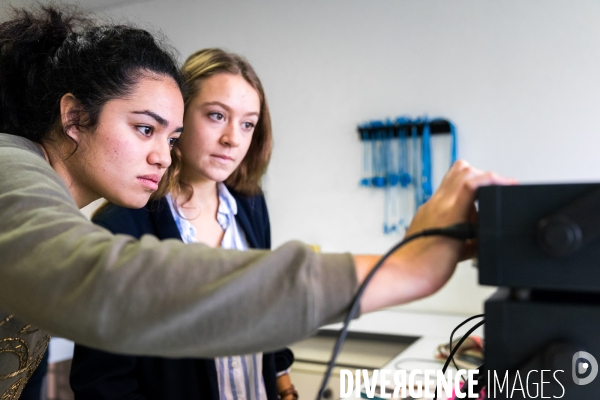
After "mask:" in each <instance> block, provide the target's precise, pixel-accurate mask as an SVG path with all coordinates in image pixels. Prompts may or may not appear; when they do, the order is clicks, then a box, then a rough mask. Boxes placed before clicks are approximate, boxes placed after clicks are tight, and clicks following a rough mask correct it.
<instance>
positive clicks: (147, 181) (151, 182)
mask: <svg viewBox="0 0 600 400" xmlns="http://www.w3.org/2000/svg"><path fill="white" fill-rule="evenodd" d="M137 178H138V179H139V181H140V182H141V183H142V185H144V186H145V187H147V188H148V189H151V190H157V189H158V182H160V176H159V175H157V174H150V175H144V176H138V177H137Z"/></svg>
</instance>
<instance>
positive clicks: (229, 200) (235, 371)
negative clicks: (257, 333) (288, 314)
mask: <svg viewBox="0 0 600 400" xmlns="http://www.w3.org/2000/svg"><path fill="white" fill-rule="evenodd" d="M217 190H218V193H219V209H218V210H217V221H218V222H219V225H221V228H222V229H223V231H224V232H225V234H224V235H223V240H222V241H221V247H223V248H224V249H236V250H247V249H248V242H247V240H246V237H245V235H244V232H243V231H242V230H241V229H240V228H239V226H238V224H237V223H236V220H235V215H236V214H237V202H236V201H235V198H234V197H233V196H232V195H231V193H229V190H228V189H227V187H225V185H224V184H222V183H217ZM167 201H168V203H169V206H170V207H171V213H172V214H173V218H174V219H175V224H176V225H177V228H178V229H179V233H180V234H181V238H182V240H183V242H184V243H197V242H198V240H197V239H196V228H194V226H193V225H192V224H191V223H190V221H188V220H187V219H185V218H182V217H181V216H183V215H184V213H183V211H182V210H181V208H178V209H177V210H176V209H175V207H176V206H175V204H174V202H173V199H172V197H171V195H170V194H168V195H167ZM215 366H216V368H217V378H218V380H219V399H220V400H266V398H267V395H266V391H265V384H264V381H263V376H262V353H255V354H246V355H240V356H230V357H218V358H215Z"/></svg>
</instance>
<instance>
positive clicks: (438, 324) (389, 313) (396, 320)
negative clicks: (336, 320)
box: [322, 309, 483, 339]
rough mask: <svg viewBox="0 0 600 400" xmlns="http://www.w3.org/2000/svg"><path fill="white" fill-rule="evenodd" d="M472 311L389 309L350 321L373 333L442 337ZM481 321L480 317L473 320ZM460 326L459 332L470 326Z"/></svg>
mask: <svg viewBox="0 0 600 400" xmlns="http://www.w3.org/2000/svg"><path fill="white" fill-rule="evenodd" d="M468 317H470V315H466V314H465V315H461V314H441V313H433V312H423V311H405V310H399V309H387V310H383V311H377V312H373V313H370V314H365V315H363V316H361V317H360V318H358V319H356V320H354V321H352V322H351V323H350V328H349V331H350V332H360V333H373V334H384V335H396V336H414V337H441V338H445V339H448V338H449V337H450V333H452V330H453V329H454V328H455V327H456V326H457V325H459V324H460V323H461V322H462V321H464V320H465V319H467V318H468ZM473 322H477V321H473ZM468 326H472V325H471V323H469V324H467V328H466V329H462V328H461V329H460V330H459V331H458V332H457V334H459V335H460V334H463V333H465V332H466V331H467V330H468ZM341 327H342V324H341V323H340V324H333V325H327V326H325V327H323V328H322V329H323V330H330V331H337V330H339V329H340V328H341ZM474 334H476V335H480V336H482V335H483V329H482V328H479V329H477V330H476V331H475V332H474Z"/></svg>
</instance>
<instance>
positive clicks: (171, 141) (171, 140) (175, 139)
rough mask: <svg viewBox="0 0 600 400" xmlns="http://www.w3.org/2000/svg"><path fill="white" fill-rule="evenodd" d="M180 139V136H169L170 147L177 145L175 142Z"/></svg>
mask: <svg viewBox="0 0 600 400" xmlns="http://www.w3.org/2000/svg"><path fill="white" fill-rule="evenodd" d="M178 140H179V138H169V147H171V148H173V146H175V143H177V141H178Z"/></svg>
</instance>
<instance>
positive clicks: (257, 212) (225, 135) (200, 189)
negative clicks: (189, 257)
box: [71, 49, 297, 400]
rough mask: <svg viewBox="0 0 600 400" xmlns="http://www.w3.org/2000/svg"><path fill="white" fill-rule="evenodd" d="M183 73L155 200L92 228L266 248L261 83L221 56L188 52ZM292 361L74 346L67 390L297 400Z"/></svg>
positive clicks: (266, 154)
mask: <svg viewBox="0 0 600 400" xmlns="http://www.w3.org/2000/svg"><path fill="white" fill-rule="evenodd" d="M182 73H183V76H184V77H185V79H186V81H187V85H188V93H187V95H186V96H185V97H184V104H185V113H184V131H185V134H184V135H182V136H181V138H180V139H179V142H178V143H177V144H176V145H175V146H174V148H173V151H172V160H173V161H172V166H171V168H170V169H169V170H168V172H167V173H166V174H165V177H164V178H163V180H162V181H161V185H160V188H159V190H158V191H157V192H156V193H155V194H154V195H153V198H154V200H153V201H151V202H150V203H149V204H148V205H147V206H146V207H145V209H143V210H131V209H127V208H123V207H120V206H116V205H113V204H110V205H107V206H106V207H104V208H102V209H101V210H100V211H99V212H98V213H97V214H96V215H95V216H94V218H93V221H94V222H96V223H97V224H100V225H102V226H104V227H106V228H108V229H109V230H111V231H112V232H113V233H127V234H130V235H133V236H135V237H140V236H141V235H142V234H152V235H155V236H158V237H160V238H175V239H179V240H181V241H183V242H185V243H193V242H202V243H205V244H207V245H209V246H212V247H219V246H220V247H222V248H226V249H237V250H246V249H248V248H259V249H268V248H270V246H271V238H270V225H269V216H268V212H267V207H266V203H265V199H264V196H263V194H262V190H261V187H260V182H261V178H262V176H263V174H264V173H265V171H266V169H267V165H268V163H269V159H270V157H271V149H272V147H273V140H272V133H271V119H270V115H269V107H268V104H267V100H266V97H265V93H264V90H263V87H262V84H261V82H260V79H259V78H258V76H257V75H256V73H255V72H254V70H253V68H252V66H251V65H250V64H249V63H248V62H247V61H246V60H245V59H244V58H242V57H240V56H239V55H236V54H232V53H228V52H225V51H223V50H220V49H205V50H201V51H198V52H196V53H194V54H193V55H191V56H190V57H189V58H188V59H187V61H186V62H185V64H184V65H183V67H182ZM282 286H285V282H282ZM231 317H232V318H234V316H233V315H232V316H231ZM207 323H209V322H208V321H207ZM215 329H218V327H215ZM292 361H293V354H292V353H291V351H290V350H287V349H285V350H281V351H277V352H275V353H264V354H263V353H253V354H246V355H236V356H227V357H217V358H214V359H182V360H172V359H165V358H159V357H135V356H124V355H116V354H111V353H106V352H102V351H99V350H93V349H89V348H86V347H83V346H77V347H76V349H75V357H74V359H73V367H72V376H71V385H72V387H73V390H74V392H75V396H76V398H81V399H92V400H93V399H120V398H131V397H130V396H133V395H137V396H139V398H144V399H162V400H168V399H173V400H175V399H182V398H186V399H191V398H193V399H214V400H218V399H231V400H235V399H237V398H244V399H248V400H260V399H270V400H277V399H278V398H280V399H286V400H289V399H293V398H295V397H297V393H296V391H295V389H294V387H293V385H292V384H291V382H290V379H289V375H288V371H289V367H290V365H291V363H292Z"/></svg>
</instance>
